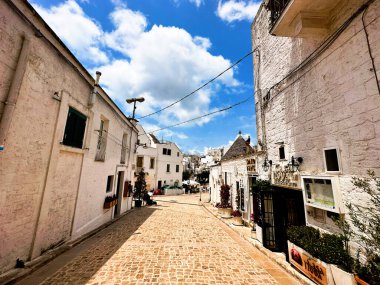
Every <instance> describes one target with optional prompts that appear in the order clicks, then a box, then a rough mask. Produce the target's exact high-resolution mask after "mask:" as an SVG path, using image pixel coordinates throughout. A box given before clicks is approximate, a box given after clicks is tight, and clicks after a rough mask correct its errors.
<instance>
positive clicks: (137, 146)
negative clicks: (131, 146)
mask: <svg viewBox="0 0 380 285" xmlns="http://www.w3.org/2000/svg"><path fill="white" fill-rule="evenodd" d="M139 146H142V147H143V148H148V147H147V145H146V143H139V142H138V143H136V148H135V153H136V152H137V149H138V148H139Z"/></svg>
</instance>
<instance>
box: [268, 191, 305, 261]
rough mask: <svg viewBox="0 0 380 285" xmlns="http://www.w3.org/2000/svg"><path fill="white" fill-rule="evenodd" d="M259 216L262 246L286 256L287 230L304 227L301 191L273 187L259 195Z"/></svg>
mask: <svg viewBox="0 0 380 285" xmlns="http://www.w3.org/2000/svg"><path fill="white" fill-rule="evenodd" d="M261 214H262V220H263V244H264V246H265V247H266V248H268V249H270V250H272V251H280V252H284V253H285V254H286V255H287V253H288V245H287V234H286V232H287V229H288V228H289V227H290V226H304V225H306V220H305V212H304V203H303V195H302V191H300V190H291V189H287V188H282V187H276V186H273V187H272V189H271V190H270V191H265V192H263V193H261Z"/></svg>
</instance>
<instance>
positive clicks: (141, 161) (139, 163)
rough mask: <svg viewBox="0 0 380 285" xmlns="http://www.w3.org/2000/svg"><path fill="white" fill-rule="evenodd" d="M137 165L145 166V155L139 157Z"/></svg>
mask: <svg viewBox="0 0 380 285" xmlns="http://www.w3.org/2000/svg"><path fill="white" fill-rule="evenodd" d="M136 166H137V167H143V166H144V157H143V156H138V157H137V162H136Z"/></svg>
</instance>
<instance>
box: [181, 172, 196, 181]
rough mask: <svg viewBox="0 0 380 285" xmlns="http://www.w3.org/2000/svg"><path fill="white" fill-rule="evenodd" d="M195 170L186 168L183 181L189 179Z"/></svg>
mask: <svg viewBox="0 0 380 285" xmlns="http://www.w3.org/2000/svg"><path fill="white" fill-rule="evenodd" d="M192 174H193V172H192V171H191V170H185V171H184V172H182V181H183V180H189V179H190V177H191V175H192Z"/></svg>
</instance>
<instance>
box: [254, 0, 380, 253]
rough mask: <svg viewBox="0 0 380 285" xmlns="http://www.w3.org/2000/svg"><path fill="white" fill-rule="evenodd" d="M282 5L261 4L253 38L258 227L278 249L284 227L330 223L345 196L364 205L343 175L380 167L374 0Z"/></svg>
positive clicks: (379, 64)
mask: <svg viewBox="0 0 380 285" xmlns="http://www.w3.org/2000/svg"><path fill="white" fill-rule="evenodd" d="M282 3H283V4H282V5H283V7H281V8H279V7H278V6H277V8H276V7H275V6H274V5H275V3H274V1H271V0H269V1H266V3H265V4H264V3H263V4H262V5H261V7H260V9H259V11H258V13H257V15H256V17H255V20H254V22H253V24H252V40H253V48H254V49H256V51H255V53H254V78H255V105H256V114H257V135H258V142H259V145H260V146H261V148H260V149H261V150H262V151H264V152H265V153H264V155H262V156H261V157H260V161H259V163H258V165H260V166H261V165H262V164H263V163H264V160H265V159H266V162H267V166H268V169H267V171H263V168H262V167H259V168H258V170H259V171H260V178H261V179H266V178H269V179H270V181H271V182H272V185H273V187H272V189H271V191H265V192H263V193H261V194H260V201H259V203H261V204H262V205H263V204H264V202H265V203H266V206H267V207H269V208H271V211H270V212H268V211H267V212H266V213H258V214H259V215H261V217H260V219H261V221H267V222H266V223H265V224H262V223H261V222H260V223H261V224H260V225H259V227H260V226H263V227H265V228H263V231H262V233H263V236H262V240H263V243H264V245H265V246H266V247H268V248H270V249H273V250H280V251H284V252H285V251H286V245H285V244H284V241H286V235H285V232H286V227H288V226H290V225H302V224H307V225H312V226H315V227H318V228H320V229H322V230H326V231H330V232H334V231H336V230H337V229H336V227H335V225H334V223H333V220H332V219H333V218H335V217H338V216H339V215H346V216H347V214H348V213H347V208H346V206H345V204H346V203H348V202H351V201H354V202H355V203H358V204H361V205H366V204H367V203H368V198H366V196H365V195H362V194H360V193H359V192H358V190H357V189H355V187H354V186H353V184H352V182H351V180H352V177H353V176H359V177H364V176H365V175H366V171H367V170H368V169H370V170H374V171H375V173H376V174H377V175H380V89H379V81H378V78H379V77H380V52H379V51H380V41H379V40H378V39H379V38H380V21H379V20H378V19H379V18H380V1H379V0H376V1H372V3H369V4H368V6H366V5H364V4H365V3H367V1H364V0H363V1H356V0H355V1H324V0H318V1H283V2H282ZM264 5H268V6H267V7H265V6H264ZM279 11H280V12H279ZM376 75H377V77H376ZM301 158H302V159H301ZM298 164H299V169H298V170H297V169H296V166H297V165H298ZM273 216H274V218H273ZM270 217H272V218H270ZM260 219H259V220H260ZM274 220H276V221H277V224H281V225H285V226H284V227H283V228H279V227H278V226H276V225H275V224H274V222H273V221H274ZM268 221H269V222H268ZM278 241H279V242H278Z"/></svg>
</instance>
